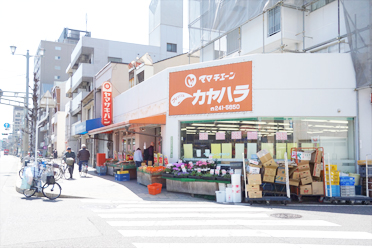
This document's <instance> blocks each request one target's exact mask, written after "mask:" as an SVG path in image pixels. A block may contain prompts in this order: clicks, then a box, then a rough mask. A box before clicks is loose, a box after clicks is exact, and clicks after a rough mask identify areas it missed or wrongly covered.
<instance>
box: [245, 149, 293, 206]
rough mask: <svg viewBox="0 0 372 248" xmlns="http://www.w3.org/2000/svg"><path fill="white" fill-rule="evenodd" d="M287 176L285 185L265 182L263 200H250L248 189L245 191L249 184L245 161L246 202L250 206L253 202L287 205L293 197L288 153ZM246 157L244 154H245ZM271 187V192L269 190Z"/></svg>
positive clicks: (286, 162)
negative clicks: (290, 186) (290, 185)
mask: <svg viewBox="0 0 372 248" xmlns="http://www.w3.org/2000/svg"><path fill="white" fill-rule="evenodd" d="M284 156H285V174H286V182H285V183H266V182H263V184H262V188H263V190H262V198H249V197H248V194H247V189H245V185H246V184H248V182H247V177H246V170H245V160H244V159H243V172H244V184H243V185H244V191H245V198H244V202H247V203H249V204H250V205H252V204H253V202H258V203H266V204H267V205H269V204H270V203H271V202H280V203H282V204H284V205H285V206H286V205H287V203H288V202H291V195H290V190H289V169H288V159H287V153H285V155H284ZM243 157H244V154H243ZM268 187H270V190H268Z"/></svg>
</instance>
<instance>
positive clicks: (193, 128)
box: [186, 127, 196, 129]
mask: <svg viewBox="0 0 372 248" xmlns="http://www.w3.org/2000/svg"><path fill="white" fill-rule="evenodd" d="M186 128H187V129H194V128H196V127H186Z"/></svg>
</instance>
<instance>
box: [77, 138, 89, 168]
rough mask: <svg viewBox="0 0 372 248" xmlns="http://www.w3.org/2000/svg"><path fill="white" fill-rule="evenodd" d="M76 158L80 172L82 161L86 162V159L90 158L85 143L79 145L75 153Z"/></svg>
mask: <svg viewBox="0 0 372 248" xmlns="http://www.w3.org/2000/svg"><path fill="white" fill-rule="evenodd" d="M77 158H78V159H79V172H81V165H82V164H83V163H84V162H86V163H88V160H89V158H90V152H89V151H88V150H87V147H86V145H85V144H82V145H81V149H80V150H79V152H78V154H77Z"/></svg>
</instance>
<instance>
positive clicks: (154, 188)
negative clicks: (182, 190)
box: [147, 183, 163, 195]
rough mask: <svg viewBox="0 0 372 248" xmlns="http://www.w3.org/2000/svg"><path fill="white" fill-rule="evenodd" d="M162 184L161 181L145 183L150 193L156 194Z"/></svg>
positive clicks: (159, 191) (158, 192)
mask: <svg viewBox="0 0 372 248" xmlns="http://www.w3.org/2000/svg"><path fill="white" fill-rule="evenodd" d="M162 187H163V185H162V184H161V183H153V184H150V185H147V188H148V189H149V194H150V195H157V194H160V193H161V188H162Z"/></svg>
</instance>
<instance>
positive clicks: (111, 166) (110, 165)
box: [106, 161, 137, 179]
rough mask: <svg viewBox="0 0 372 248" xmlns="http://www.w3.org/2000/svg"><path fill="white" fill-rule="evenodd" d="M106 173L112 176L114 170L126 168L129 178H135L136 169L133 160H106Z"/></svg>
mask: <svg viewBox="0 0 372 248" xmlns="http://www.w3.org/2000/svg"><path fill="white" fill-rule="evenodd" d="M106 166H107V174H109V175H111V176H113V175H114V172H115V170H127V171H128V172H129V176H130V179H137V169H136V165H135V164H134V163H133V161H128V162H106Z"/></svg>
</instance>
